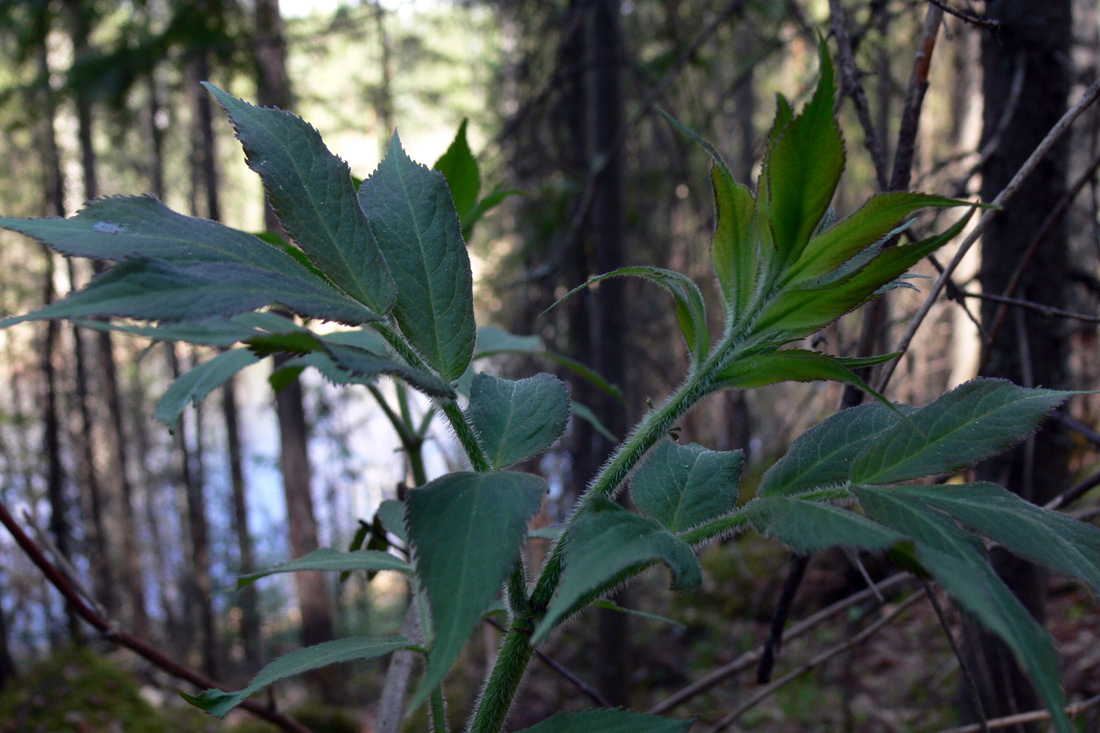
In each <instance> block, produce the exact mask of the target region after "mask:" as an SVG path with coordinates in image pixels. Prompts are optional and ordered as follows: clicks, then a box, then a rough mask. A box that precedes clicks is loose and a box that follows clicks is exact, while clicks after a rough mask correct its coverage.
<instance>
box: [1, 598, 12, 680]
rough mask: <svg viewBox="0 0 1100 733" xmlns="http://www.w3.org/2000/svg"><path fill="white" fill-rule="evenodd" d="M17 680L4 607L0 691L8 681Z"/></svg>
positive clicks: (2, 615) (2, 610) (2, 613)
mask: <svg viewBox="0 0 1100 733" xmlns="http://www.w3.org/2000/svg"><path fill="white" fill-rule="evenodd" d="M15 680H16V669H15V661H14V660H13V659H12V657H11V649H10V647H9V644H8V620H7V617H6V616H5V615H4V609H3V608H0V692H2V691H3V690H4V688H5V687H7V685H8V683H10V682H14V681H15Z"/></svg>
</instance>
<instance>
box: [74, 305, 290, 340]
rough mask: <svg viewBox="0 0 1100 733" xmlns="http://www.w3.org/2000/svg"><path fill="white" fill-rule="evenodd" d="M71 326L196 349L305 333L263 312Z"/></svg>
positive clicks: (101, 322) (84, 322)
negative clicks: (152, 323) (148, 323)
mask: <svg viewBox="0 0 1100 733" xmlns="http://www.w3.org/2000/svg"><path fill="white" fill-rule="evenodd" d="M73 323H74V324H75V325H77V326H80V327H81V328H90V329H93V330H96V331H115V332H117V333H125V334H130V335H133V336H144V337H146V338H150V339H152V340H154V341H183V342H185V343H189V344H198V345H199V346H218V347H222V348H226V347H229V346H232V345H233V344H235V343H237V342H239V341H247V340H248V339H250V338H254V337H256V336H262V335H265V334H267V333H292V332H295V331H303V330H305V329H303V328H302V327H301V326H299V325H298V324H297V323H295V322H294V321H292V320H290V319H289V318H284V317H282V316H279V315H276V314H274V313H267V312H253V313H241V314H240V315H236V316H229V317H225V316H217V317H214V318H207V319H204V320H201V321H185V322H182V323H169V322H165V323H159V324H157V325H155V326H139V325H135V324H129V323H119V322H111V321H86V320H82V319H77V320H75V321H73Z"/></svg>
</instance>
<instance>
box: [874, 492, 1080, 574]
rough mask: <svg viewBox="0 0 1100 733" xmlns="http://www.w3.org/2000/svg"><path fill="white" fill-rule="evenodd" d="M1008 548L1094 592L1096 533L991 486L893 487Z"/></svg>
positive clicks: (1073, 520)
mask: <svg viewBox="0 0 1100 733" xmlns="http://www.w3.org/2000/svg"><path fill="white" fill-rule="evenodd" d="M895 491H897V492H898V493H900V494H902V495H905V496H907V497H912V498H914V499H917V500H919V501H921V502H922V503H924V504H927V505H928V506H931V507H935V508H936V509H939V510H941V511H945V512H947V513H948V514H950V515H951V516H953V517H954V518H955V519H957V520H959V521H960V522H962V523H963V524H965V525H967V526H968V527H971V528H973V529H975V530H977V531H978V532H981V533H982V534H984V535H985V536H987V537H989V538H990V539H991V540H994V541H995V542H999V543H1001V544H1002V545H1004V547H1005V548H1007V549H1008V550H1010V551H1012V552H1014V553H1016V554H1017V555H1020V556H1021V557H1026V558H1027V559H1029V560H1031V561H1033V562H1036V563H1038V564H1040V565H1043V566H1045V567H1048V568H1050V569H1051V570H1053V571H1055V572H1057V573H1061V574H1063V575H1068V576H1070V577H1073V578H1080V579H1081V580H1083V581H1085V582H1086V583H1088V584H1089V585H1090V586H1092V589H1093V591H1094V592H1096V593H1100V529H1097V528H1096V527H1094V526H1093V525H1091V524H1086V523H1084V522H1079V521H1077V520H1076V519H1072V518H1070V517H1067V516H1066V515H1065V514H1061V513H1060V512H1052V511H1049V510H1047V509H1043V508H1041V507H1037V506H1035V505H1034V504H1032V503H1030V502H1028V501H1025V500H1024V499H1021V498H1020V497H1019V496H1016V495H1015V494H1013V493H1012V492H1011V491H1008V490H1006V489H1004V488H1002V487H1000V486H997V485H996V484H990V483H973V484H958V485H955V484H946V485H944V486H899V487H896V488H895Z"/></svg>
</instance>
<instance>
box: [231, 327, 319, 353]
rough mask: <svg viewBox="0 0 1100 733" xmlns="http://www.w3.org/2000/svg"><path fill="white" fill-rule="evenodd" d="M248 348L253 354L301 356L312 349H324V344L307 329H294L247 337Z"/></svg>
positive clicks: (311, 351) (312, 350)
mask: <svg viewBox="0 0 1100 733" xmlns="http://www.w3.org/2000/svg"><path fill="white" fill-rule="evenodd" d="M248 348H249V350H250V351H251V352H252V353H253V354H256V355H257V356H260V357H264V356H271V355H272V354H293V355H295V356H302V355H304V354H310V353H313V352H314V351H324V350H325V345H324V344H323V343H322V342H321V339H319V338H318V337H317V336H315V335H313V334H312V333H310V332H308V331H294V332H290V333H272V334H265V335H263V336H255V337H253V338H251V339H249V341H248Z"/></svg>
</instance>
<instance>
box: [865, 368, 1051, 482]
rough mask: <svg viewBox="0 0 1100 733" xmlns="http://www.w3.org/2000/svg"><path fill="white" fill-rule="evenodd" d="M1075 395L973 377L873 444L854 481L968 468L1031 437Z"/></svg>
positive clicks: (904, 477) (887, 479)
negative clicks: (1062, 404) (1041, 422)
mask: <svg viewBox="0 0 1100 733" xmlns="http://www.w3.org/2000/svg"><path fill="white" fill-rule="evenodd" d="M1071 394H1072V393H1070V392H1058V391H1055V390H1049V389H1025V388H1023V387H1017V386H1016V385H1014V384H1012V383H1011V382H1008V381H1005V380H1003V379H975V380H972V381H970V382H967V383H966V384H963V385H961V386H959V387H956V388H955V389H953V390H951V391H950V392H948V393H947V394H945V395H943V396H942V397H940V398H939V399H937V400H936V401H934V402H932V403H931V404H929V405H927V406H926V407H923V408H921V409H919V410H917V411H916V412H914V413H912V414H911V415H910V422H904V421H903V422H899V423H897V424H896V425H895V426H894V427H893V428H892V429H891V430H889V431H888V432H886V433H884V434H882V436H881V437H880V438H879V439H878V440H876V441H874V442H872V443H871V444H870V445H869V446H868V447H867V448H866V449H865V450H864V451H863V452H862V453H861V454H860V455H859V456H858V457H857V458H856V459H855V462H854V463H853V465H852V481H853V482H855V483H861V484H889V483H895V482H897V481H907V480H909V479H914V478H920V477H921V476H930V475H932V474H940V473H954V472H955V471H959V470H961V469H963V468H967V467H969V466H972V465H974V464H975V463H977V462H978V461H981V460H983V459H985V458H989V457H990V456H994V455H996V454H998V453H1000V452H1001V451H1003V450H1005V449H1006V448H1008V447H1009V446H1011V445H1014V444H1015V443H1018V442H1020V441H1021V440H1023V439H1024V438H1026V437H1027V436H1028V435H1030V434H1031V433H1032V432H1033V431H1034V430H1035V428H1036V427H1037V426H1038V424H1039V422H1040V421H1042V419H1043V418H1044V417H1046V416H1047V415H1048V414H1049V413H1050V411H1051V410H1053V409H1054V408H1055V407H1056V406H1057V405H1059V404H1061V403H1062V402H1065V400H1066V399H1067V398H1068V397H1069V396H1070V395H1071Z"/></svg>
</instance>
